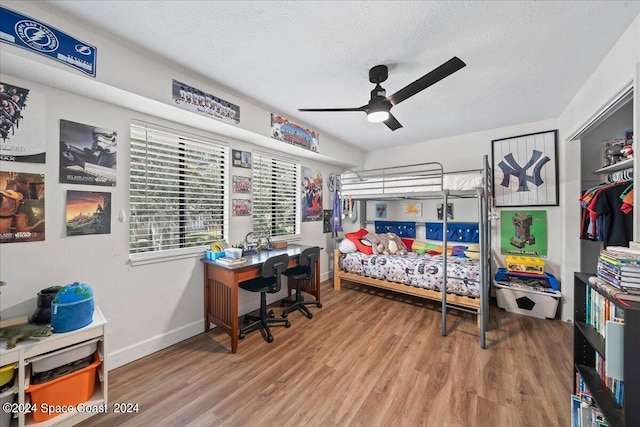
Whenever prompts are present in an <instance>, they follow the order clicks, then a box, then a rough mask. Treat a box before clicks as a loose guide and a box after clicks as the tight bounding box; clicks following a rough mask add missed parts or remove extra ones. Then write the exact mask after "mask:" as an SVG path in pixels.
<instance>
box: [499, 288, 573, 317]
mask: <svg viewBox="0 0 640 427" xmlns="http://www.w3.org/2000/svg"><path fill="white" fill-rule="evenodd" d="M494 285H495V287H496V297H497V299H498V307H500V308H503V309H505V310H507V311H509V312H511V313H518V314H524V315H525V316H531V317H537V318H538V319H554V318H555V317H556V311H557V310H558V301H560V298H561V297H562V294H561V293H560V292H558V291H553V292H540V291H535V290H533V289H531V290H529V289H524V288H513V287H510V286H507V285H503V284H501V283H494Z"/></svg>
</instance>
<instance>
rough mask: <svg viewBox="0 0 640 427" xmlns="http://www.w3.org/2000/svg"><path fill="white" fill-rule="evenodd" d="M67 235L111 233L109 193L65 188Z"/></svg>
mask: <svg viewBox="0 0 640 427" xmlns="http://www.w3.org/2000/svg"><path fill="white" fill-rule="evenodd" d="M65 222H66V225H67V236H83V235H87V234H110V233H111V193H102V192H97V191H74V190H67V211H66V219H65Z"/></svg>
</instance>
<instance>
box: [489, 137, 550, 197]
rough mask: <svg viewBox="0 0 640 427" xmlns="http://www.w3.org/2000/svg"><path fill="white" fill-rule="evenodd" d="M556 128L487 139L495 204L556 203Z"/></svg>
mask: <svg viewBox="0 0 640 427" xmlns="http://www.w3.org/2000/svg"><path fill="white" fill-rule="evenodd" d="M557 136H558V131H557V130H550V131H546V132H539V133H532V134H528V135H519V136H514V137H511V138H505V139H495V140H493V141H491V155H492V159H493V160H492V161H493V168H492V171H493V191H494V199H495V205H496V207H516V206H558V203H559V198H558V196H559V193H558V191H559V185H558V161H557V159H558V147H557Z"/></svg>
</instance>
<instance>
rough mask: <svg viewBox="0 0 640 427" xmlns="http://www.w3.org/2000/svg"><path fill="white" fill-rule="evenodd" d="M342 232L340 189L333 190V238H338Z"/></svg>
mask: <svg viewBox="0 0 640 427" xmlns="http://www.w3.org/2000/svg"><path fill="white" fill-rule="evenodd" d="M341 231H342V213H341V212H340V195H339V194H338V189H337V188H336V189H335V190H333V212H331V236H332V237H337V236H338V233H339V232H341Z"/></svg>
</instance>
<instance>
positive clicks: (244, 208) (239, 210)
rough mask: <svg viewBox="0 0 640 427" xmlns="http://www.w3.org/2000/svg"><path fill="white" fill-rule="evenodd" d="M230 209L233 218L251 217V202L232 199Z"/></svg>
mask: <svg viewBox="0 0 640 427" xmlns="http://www.w3.org/2000/svg"><path fill="white" fill-rule="evenodd" d="M231 207H232V211H231V212H232V215H233V216H251V200H246V199H233V200H232V201H231Z"/></svg>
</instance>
